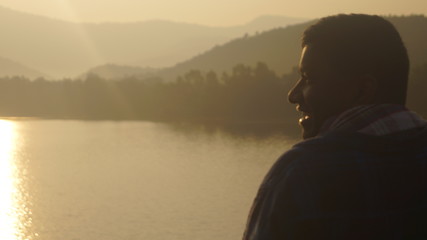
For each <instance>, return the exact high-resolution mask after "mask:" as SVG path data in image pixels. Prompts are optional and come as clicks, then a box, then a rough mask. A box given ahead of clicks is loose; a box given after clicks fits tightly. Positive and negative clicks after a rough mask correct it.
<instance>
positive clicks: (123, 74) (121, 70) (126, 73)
mask: <svg viewBox="0 0 427 240" xmlns="http://www.w3.org/2000/svg"><path fill="white" fill-rule="evenodd" d="M157 71H158V70H157V69H154V68H143V67H135V66H126V65H117V64H111V63H110V64H105V65H101V66H98V67H94V68H91V69H90V70H89V71H87V72H86V73H84V74H82V75H81V76H79V77H78V78H81V79H85V78H86V77H87V76H88V75H90V74H95V75H97V76H99V77H102V78H104V79H107V80H112V79H114V80H120V79H122V78H128V77H133V76H138V77H141V78H143V77H147V76H151V75H154V74H155V73H156V72H157Z"/></svg>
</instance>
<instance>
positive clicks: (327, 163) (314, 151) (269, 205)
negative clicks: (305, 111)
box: [243, 105, 427, 240]
mask: <svg viewBox="0 0 427 240" xmlns="http://www.w3.org/2000/svg"><path fill="white" fill-rule="evenodd" d="M426 226H427V125H426V122H425V121H424V120H423V119H422V118H421V117H419V116H418V115H417V114H415V113H413V112H410V111H408V110H407V109H406V108H405V107H403V106H396V105H372V106H361V107H356V108H353V109H350V110H348V111H346V112H344V113H342V114H340V115H339V116H337V117H334V118H332V119H330V120H329V121H328V122H327V123H326V124H325V125H324V127H323V129H322V134H321V135H320V136H318V137H314V138H310V139H307V140H305V141H302V142H300V143H298V144H296V145H295V146H293V147H292V148H291V149H290V150H288V151H287V152H286V153H284V154H283V155H282V156H281V157H280V158H279V159H278V160H277V161H276V163H275V164H274V165H273V166H272V168H271V169H270V171H269V172H268V174H267V175H266V177H265V178H264V181H263V182H262V184H261V186H260V188H259V190H258V194H257V196H256V198H255V200H254V203H253V205H252V208H251V211H250V214H249V218H248V222H247V227H246V231H245V233H244V236H243V240H301V239H303V240H317V239H346V240H353V239H354V240H360V239H363V240H378V239H397V240H406V239H427V227H426Z"/></svg>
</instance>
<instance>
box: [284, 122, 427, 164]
mask: <svg viewBox="0 0 427 240" xmlns="http://www.w3.org/2000/svg"><path fill="white" fill-rule="evenodd" d="M417 154H423V155H425V154H427V128H419V129H413V130H410V131H402V132H399V133H396V134H392V135H389V136H385V137H377V136H369V135H366V134H359V133H348V132H333V133H331V134H327V135H325V136H320V137H315V138H312V139H309V140H305V141H302V142H300V143H297V144H295V145H294V146H293V147H292V148H291V149H289V150H288V151H286V152H285V153H284V154H283V155H282V156H281V157H280V158H279V159H278V162H279V163H280V162H286V163H287V164H286V165H287V168H292V169H295V168H307V167H313V166H325V167H326V166H334V165H340V166H343V165H346V164H350V165H351V164H358V165H360V164H361V163H366V164H371V163H372V164H378V163H379V162H382V161H386V160H389V159H402V157H403V156H409V155H417ZM279 165H280V164H279ZM282 165H283V164H282Z"/></svg>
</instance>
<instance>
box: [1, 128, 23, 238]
mask: <svg viewBox="0 0 427 240" xmlns="http://www.w3.org/2000/svg"><path fill="white" fill-rule="evenodd" d="M14 127H15V126H14V123H13V122H11V121H6V120H0V239H5V240H6V239H7V240H20V238H19V235H20V234H19V229H18V226H19V218H18V216H17V214H16V209H17V206H16V204H15V203H16V201H15V199H16V194H17V192H18V190H17V187H16V186H15V178H16V174H15V173H16V166H15V164H14V159H13V152H14V141H15V132H14Z"/></svg>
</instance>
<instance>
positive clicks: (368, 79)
mask: <svg viewBox="0 0 427 240" xmlns="http://www.w3.org/2000/svg"><path fill="white" fill-rule="evenodd" d="M358 80H359V81H358V82H359V96H358V99H357V102H358V104H360V105H366V104H373V103H375V102H376V98H377V92H378V80H377V78H375V77H374V76H372V75H371V74H364V75H361V76H359V79H358Z"/></svg>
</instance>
